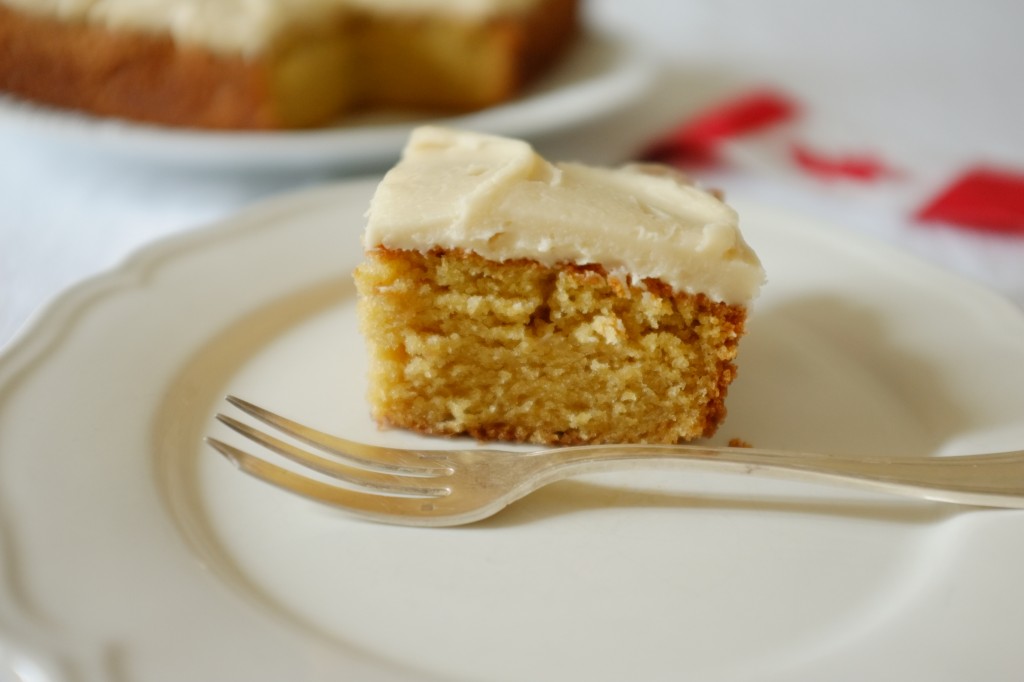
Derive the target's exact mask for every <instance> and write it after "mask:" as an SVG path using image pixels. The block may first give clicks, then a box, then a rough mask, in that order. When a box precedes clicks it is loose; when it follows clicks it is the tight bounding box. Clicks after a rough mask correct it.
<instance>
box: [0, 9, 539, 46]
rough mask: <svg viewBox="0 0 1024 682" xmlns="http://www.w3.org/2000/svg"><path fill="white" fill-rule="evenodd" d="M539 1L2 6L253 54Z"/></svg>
mask: <svg viewBox="0 0 1024 682" xmlns="http://www.w3.org/2000/svg"><path fill="white" fill-rule="evenodd" d="M537 1H538V0H0V4H6V5H8V6H11V7H16V8H18V9H20V10H23V11H26V12H33V13H36V14H43V15H47V16H52V17H56V18H59V19H62V20H68V21H85V22H89V23H94V24H99V25H102V26H107V27H109V28H112V29H129V30H143V31H151V32H159V33H163V32H167V33H169V34H170V35H172V36H173V37H174V38H175V39H176V40H178V41H181V42H186V43H192V44H199V45H204V46H206V47H209V48H212V49H215V50H219V51H235V52H242V53H255V52H257V51H259V50H261V49H263V48H264V47H266V46H268V45H270V44H272V42H273V40H274V39H275V38H276V37H277V36H278V35H279V34H280V32H281V31H282V30H284V29H288V28H290V27H294V26H309V25H315V24H317V23H318V22H323V21H328V20H331V19H332V18H334V17H343V16H344V13H345V12H346V11H364V12H367V13H372V14H374V15H391V16H412V17H415V16H419V15H428V16H442V17H451V18H457V19H466V20H473V21H480V20H486V19H489V18H492V17H500V16H502V15H505V14H514V13H517V12H523V11H526V10H527V9H529V8H532V7H533V6H534V5H536V4H537Z"/></svg>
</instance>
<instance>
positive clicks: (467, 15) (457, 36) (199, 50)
mask: <svg viewBox="0 0 1024 682" xmlns="http://www.w3.org/2000/svg"><path fill="white" fill-rule="evenodd" d="M576 26H577V0H465V1H460V2H451V0H0V90H2V91H7V92H10V93H13V94H15V95H18V96H20V97H24V98H28V99H31V100H35V101H37V102H41V103H45V104H50V105H56V106H59V107H69V108H76V109H82V110H85V111H89V112H92V113H95V114H101V115H107V116H118V117H123V118H129V119H135V120H140V121H149V122H154V123H160V124H165V125H176V126H192V127H203V128H222V129H223V128H231V129H260V128H297V127H310V126H320V125H324V124H327V123H330V122H332V121H335V120H337V119H338V117H339V116H342V115H343V114H346V113H349V112H353V111H358V110H365V109H377V108H393V107H401V108H409V109H414V110H416V111H420V112H460V111H469V110H473V109H479V108H482V107H486V106H490V105H493V104H497V103H499V102H503V101H505V100H507V99H509V98H511V97H514V96H515V95H516V94H518V93H519V92H520V90H521V89H522V87H523V85H524V84H526V83H527V82H528V81H529V80H530V79H531V78H533V77H534V76H536V75H537V74H538V73H540V72H541V71H542V70H543V69H545V68H546V67H547V66H549V65H550V64H552V63H553V62H554V61H555V60H556V58H557V57H558V56H559V55H560V54H561V53H562V52H563V50H564V49H565V48H566V47H567V45H568V44H569V43H570V42H571V39H572V37H573V35H574V33H575V31H576Z"/></svg>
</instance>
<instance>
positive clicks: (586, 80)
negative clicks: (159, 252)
mask: <svg viewBox="0 0 1024 682" xmlns="http://www.w3.org/2000/svg"><path fill="white" fill-rule="evenodd" d="M652 77H653V62H652V61H651V59H650V57H648V56H646V55H644V54H642V52H641V50H640V49H638V47H637V46H636V45H634V44H633V43H632V42H627V41H622V40H619V39H617V38H615V37H614V36H613V35H611V34H608V33H600V32H596V31H595V32H590V33H588V34H586V35H585V36H584V38H583V39H582V40H581V41H580V43H579V44H578V45H576V46H575V47H574V49H573V50H572V51H571V52H570V53H569V54H568V55H567V57H566V59H565V60H564V61H563V62H561V63H560V64H559V65H558V67H557V68H556V69H554V71H552V72H551V73H550V74H547V75H546V76H545V77H544V78H542V79H541V80H539V81H538V82H537V83H535V84H533V85H532V86H531V87H530V88H529V89H528V90H527V91H526V92H525V93H524V94H523V96H522V97H520V98H518V99H516V100H515V101H512V102H509V103H508V104H504V105H502V106H498V107H492V108H490V109H485V110H483V111H479V112H476V113H472V114H466V115H462V116H454V117H448V118H441V119H437V118H425V117H418V118H417V117H415V116H413V115H410V114H391V115H388V116H386V115H383V114H378V115H373V116H371V115H367V116H363V117H360V118H358V119H352V120H349V121H346V123H345V124H344V125H338V126H334V127H326V128H322V129H314V130H303V131H290V132H211V131H197V130H188V129H176V128H167V127H160V126H152V125H141V124H135V123H131V122H128V121H122V120H115V119H105V118H99V117H95V116H88V115H85V114H80V113H75V112H71V111H65V110H60V109H53V108H44V107H39V106H33V105H30V104H28V103H26V102H24V101H21V100H16V99H13V98H11V97H2V98H0V130H4V131H6V132H8V133H9V134H12V135H23V136H30V137H32V138H33V142H34V144H36V145H37V146H38V145H47V146H51V147H52V151H53V152H55V153H62V152H63V153H78V154H82V153H85V154H90V155H91V156H92V158H93V160H94V161H104V162H122V163H123V162H132V161H134V162H143V163H148V164H152V165H153V166H156V167H161V166H163V167H169V168H172V169H173V168H177V169H179V170H185V171H194V170H200V171H202V170H222V171H235V172H251V171H255V170H259V171H264V172H266V171H277V172H280V171H285V170H289V171H296V170H298V171H306V172H309V171H311V170H317V169H325V170H336V171H337V170H341V171H348V172H352V171H360V170H363V171H365V170H366V169H367V168H373V167H378V168H379V167H383V166H386V165H388V164H391V163H393V162H394V161H395V160H396V159H397V158H398V154H399V152H400V151H401V149H402V146H403V145H404V144H405V140H406V138H407V137H408V136H409V132H410V131H411V130H412V129H413V128H414V127H415V126H416V125H419V124H422V123H424V122H427V121H431V122H434V123H438V124H440V125H445V126H451V127H461V128H470V129H473V130H479V131H481V132H492V133H499V134H503V135H511V136H516V137H528V136H533V135H537V134H538V133H542V132H550V131H555V130H561V129H564V128H566V127H568V126H574V125H580V124H582V123H585V122H587V121H590V120H592V119H594V118H599V117H601V116H605V115H607V114H609V113H610V112H613V111H615V110H617V109H620V108H621V107H623V106H624V105H626V104H629V103H630V102H632V101H633V100H635V99H636V98H637V97H639V96H640V95H641V94H643V93H644V92H645V91H646V90H647V88H648V87H649V86H650V83H651V80H652Z"/></svg>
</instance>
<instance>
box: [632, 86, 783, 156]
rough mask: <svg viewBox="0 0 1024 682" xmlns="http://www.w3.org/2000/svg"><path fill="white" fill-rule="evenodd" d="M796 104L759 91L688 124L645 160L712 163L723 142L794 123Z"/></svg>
mask: <svg viewBox="0 0 1024 682" xmlns="http://www.w3.org/2000/svg"><path fill="white" fill-rule="evenodd" d="M796 114H797V106H796V104H795V103H794V102H793V101H792V100H790V99H789V98H788V97H786V96H785V95H782V94H779V93H777V92H773V91H771V90H755V91H753V92H750V93H748V94H745V95H741V96H740V97H737V98H735V99H732V100H729V101H727V102H725V103H723V104H720V105H718V106H715V107H712V108H710V109H708V110H706V111H704V112H701V113H699V114H697V115H696V116H695V117H693V118H691V119H690V120H688V121H686V122H685V123H684V124H683V125H681V126H679V127H678V128H677V129H675V130H674V131H672V132H671V133H669V134H668V135H667V136H665V137H664V138H662V139H661V140H659V141H658V142H657V143H656V144H655V145H654V146H653V147H651V148H650V149H649V150H648V151H647V153H646V154H644V158H646V159H648V160H651V161H660V162H662V163H669V164H673V165H677V166H678V165H687V164H706V163H712V162H714V161H715V160H716V157H717V148H718V145H719V143H721V142H722V141H723V140H728V139H730V138H734V137H738V136H740V135H747V134H750V133H754V132H759V131H761V130H763V129H765V128H767V127H769V126H773V125H776V124H779V123H783V122H785V121H788V120H791V119H792V118H794V117H795V116H796Z"/></svg>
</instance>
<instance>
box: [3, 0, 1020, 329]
mask: <svg viewBox="0 0 1024 682" xmlns="http://www.w3.org/2000/svg"><path fill="white" fill-rule="evenodd" d="M585 5H586V24H587V26H588V30H592V31H598V32H601V33H604V34H608V35H611V36H614V37H615V39H616V40H620V41H622V42H623V44H624V45H626V46H627V47H628V49H630V50H635V51H639V52H640V53H642V54H643V55H644V57H645V58H646V59H648V60H649V63H650V67H651V68H650V74H649V75H650V77H651V80H650V83H649V85H648V86H647V87H645V88H644V89H643V91H642V92H640V93H637V94H638V96H636V97H634V96H633V95H631V96H630V97H629V98H628V101H622V102H620V103H619V105H618V106H616V107H614V110H609V111H607V112H602V115H601V116H599V117H596V118H595V119H593V120H586V121H582V120H581V121H578V122H574V123H570V124H568V125H564V126H560V127H559V128H558V129H556V130H548V131H546V130H542V129H535V130H533V131H532V133H531V135H530V137H531V139H532V141H534V142H535V143H536V144H537V145H538V147H539V148H540V149H541V151H542V152H544V153H545V154H548V155H549V156H551V157H553V158H559V159H577V160H583V161H589V162H596V163H607V164H614V163H620V162H623V161H627V160H630V159H633V158H636V157H638V156H640V155H642V154H643V153H644V152H645V151H646V150H649V148H650V145H651V144H652V143H653V142H655V141H658V140H664V139H665V138H666V137H667V136H670V135H671V134H672V133H673V132H678V131H679V130H681V129H682V130H685V127H686V125H687V123H688V122H692V121H693V120H694V119H695V117H696V118H700V117H701V116H707V115H708V114H709V112H711V114H712V115H713V114H714V112H715V111H716V110H717V109H716V108H720V107H722V106H723V105H726V104H728V103H730V102H736V101H737V100H740V101H742V99H743V98H744V97H745V96H747V95H749V94H750V93H752V92H765V91H767V92H770V93H771V94H772V96H774V97H776V98H778V99H780V100H783V101H785V102H786V103H787V104H788V105H789V106H791V107H792V111H791V112H790V115H789V116H787V117H785V120H781V121H778V122H777V123H775V124H773V125H769V126H765V127H764V128H763V129H758V130H756V131H747V132H745V133H743V134H742V135H736V136H734V137H730V138H729V139H725V140H722V141H721V142H722V144H718V145H717V146H716V149H715V159H714V161H715V162H714V163H711V164H709V163H706V160H705V162H704V163H700V164H697V163H691V161H693V159H692V158H689V157H686V156H685V155H683V156H682V157H681V158H680V159H678V160H679V161H680V162H681V163H682V164H683V165H684V166H686V167H687V170H688V171H689V172H690V173H692V174H693V175H695V176H696V177H697V178H698V179H699V180H701V181H702V182H705V183H707V184H714V185H716V186H718V187H721V188H723V189H724V190H725V191H726V192H727V193H728V194H730V195H732V196H741V197H744V198H751V199H754V200H758V201H761V202H769V203H773V204H777V205H779V206H782V207H786V208H792V209H794V210H797V211H800V212H803V213H806V214H809V215H811V216H813V217H818V218H821V219H823V220H824V221H825V222H826V223H828V224H832V225H836V226H838V227H840V228H846V229H852V230H856V231H859V232H863V233H866V234H870V235H872V236H874V237H877V238H879V239H881V240H883V241H886V242H890V243H893V244H895V245H897V246H899V247H900V248H904V249H907V250H909V251H911V252H913V253H916V254H917V255H919V256H920V257H922V258H925V259H927V260H930V261H932V262H935V263H937V264H939V265H940V266H941V267H944V268H948V269H950V270H953V271H956V272H958V273H961V274H963V275H965V276H966V277H968V278H971V279H974V280H977V281H979V282H981V283H983V284H984V285H986V286H988V287H991V288H994V289H996V290H998V291H1000V292H1001V293H1003V294H1004V295H1006V296H1008V297H1010V298H1011V299H1013V300H1015V301H1016V302H1017V303H1018V304H1024V282H1022V276H1021V275H1020V271H1022V270H1024V267H1021V266H1022V264H1024V237H1022V236H1021V234H1020V232H1021V230H1019V229H1018V230H1014V229H1012V228H1010V229H1005V228H1004V229H1002V230H992V229H986V228H984V227H982V228H978V227H977V226H972V225H950V224H947V223H945V222H943V221H938V222H936V221H929V222H922V221H921V220H918V219H916V218H915V215H916V214H917V213H918V212H919V211H920V209H921V208H922V206H924V205H925V204H927V203H928V202H929V201H930V200H931V199H934V197H935V196H937V195H938V194H939V193H941V192H942V191H943V190H944V189H945V188H946V187H947V186H948V185H949V184H950V183H953V182H954V181H955V180H956V179H957V178H958V177H961V176H962V175H963V174H964V173H965V172H968V171H970V170H971V169H974V168H977V167H979V166H980V167H984V168H986V169H997V170H999V171H1000V172H1003V171H1006V172H1009V173H1010V177H1011V179H1013V178H1016V179H1019V178H1020V177H1021V174H1024V132H1022V127H1021V120H1022V118H1024V86H1022V71H1024V41H1022V40H1021V39H1020V28H1021V26H1024V4H1022V3H1020V2H1017V1H1016V0H927V1H926V0H916V1H915V0H904V1H902V2H899V3H892V2H886V1H883V0H861V1H860V2H856V3H850V2H837V1H827V0H775V1H773V2H763V1H760V0H714V1H711V0H686V1H685V2H671V3H666V2H660V1H658V0H632V1H631V2H622V1H621V0H588V1H587V2H586V3H585ZM535 128H536V127H535ZM541 128H542V127H541ZM796 148H798V149H800V150H802V151H803V152H805V157H806V158H804V159H803V161H804V163H803V165H801V164H800V163H794V156H793V150H794V149H796ZM107 151H108V150H106V149H105V148H104V144H103V143H102V142H96V143H93V144H90V143H89V141H87V142H86V143H85V144H82V141H81V140H78V141H77V142H76V143H75V144H70V143H67V141H66V140H63V139H47V136H46V135H40V134H38V132H37V131H35V132H33V131H27V130H26V129H25V126H24V125H23V121H21V120H19V119H18V118H14V119H11V118H10V117H6V116H0V292H2V295H0V345H2V344H6V343H7V342H9V341H10V339H11V338H12V337H13V335H14V334H15V332H16V330H17V329H18V328H19V327H20V326H22V325H23V324H24V323H25V321H26V320H27V319H28V318H29V317H30V316H31V315H32V314H33V312H34V311H36V310H37V309H38V308H39V306H40V305H42V304H43V303H44V302H45V301H47V300H49V299H50V298H51V297H52V296H54V295H55V294H56V293H57V292H59V291H61V290H62V289H64V288H65V287H67V286H69V285H70V284H72V283H74V282H76V281H78V280H80V279H81V278H83V277H86V276H89V275H91V274H94V273H96V272H98V271H102V270H104V269H107V268H109V267H110V266H112V265H113V264H115V263H117V262H118V261H119V260H121V259H122V258H124V257H125V255H126V254H128V253H130V252H131V251H132V250H134V249H135V248H137V247H138V246H140V245H142V244H144V243H146V242H149V241H151V240H153V239H154V238H158V237H161V236H164V235H168V234H172V233H176V232H180V231H185V230H190V229H194V228H196V227H199V226H202V225H205V224H208V223H209V222H211V221H215V220H217V219H219V218H223V217H225V216H228V215H230V214H231V213H233V212H235V211H237V210H239V209H240V208H242V207H243V206H246V205H249V204H251V203H252V202H255V201H257V200H259V199H262V198H265V197H268V196H272V195H275V194H279V193H282V192H286V191H290V190H293V189H297V188H301V187H306V186H310V185H315V184H319V183H323V182H330V181H335V180H338V179H340V178H343V177H345V176H349V175H353V174H367V173H369V174H373V173H379V172H381V171H382V170H383V169H384V167H385V166H386V165H387V164H386V163H383V162H382V163H377V164H372V163H370V164H362V165H361V166H359V167H346V168H324V167H322V166H317V167H313V168H310V169H306V170H304V169H302V168H301V167H300V168H288V169H284V170H280V171H278V170H275V169H273V168H270V169H268V168H258V169H246V168H243V167H239V168H234V169H228V170H227V171H225V170H224V169H212V170H211V169H209V168H203V167H189V165H188V164H187V163H180V160H179V162H176V163H163V162H162V160H161V159H159V158H153V156H152V155H150V156H147V155H139V157H138V158H133V157H132V155H131V154H130V153H129V154H123V153H121V154H109V153H107ZM122 151H123V150H122ZM808 158H810V159H811V161H812V162H813V163H811V164H808V163H807V160H808ZM389 161H390V159H389ZM241 165H244V164H241ZM809 168H810V170H809ZM865 168H866V169H867V170H866V172H865ZM851 169H852V171H851ZM1010 191H1011V192H1012V191H1013V190H1012V186H1011V190H1010ZM1017 199H1018V204H1019V203H1020V201H1021V198H1020V197H1019V196H1018V197H1017ZM1012 200H1013V197H1012V196H1011V197H1010V201H1011V202H1012Z"/></svg>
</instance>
